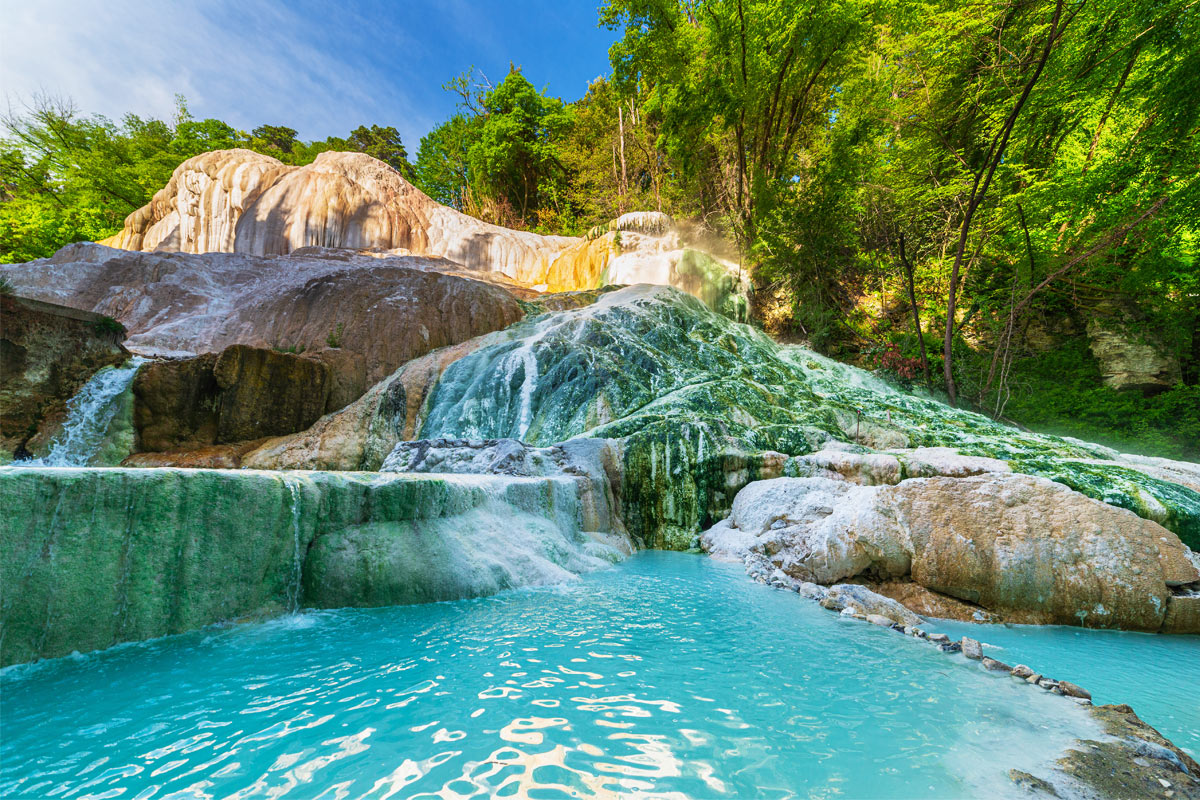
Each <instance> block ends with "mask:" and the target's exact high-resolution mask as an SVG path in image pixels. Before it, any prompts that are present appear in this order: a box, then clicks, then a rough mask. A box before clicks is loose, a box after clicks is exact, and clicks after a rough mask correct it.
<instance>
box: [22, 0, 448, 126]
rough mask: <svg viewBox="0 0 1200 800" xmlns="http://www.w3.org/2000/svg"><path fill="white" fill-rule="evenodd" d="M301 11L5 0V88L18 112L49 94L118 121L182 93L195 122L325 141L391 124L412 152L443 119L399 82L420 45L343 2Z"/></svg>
mask: <svg viewBox="0 0 1200 800" xmlns="http://www.w3.org/2000/svg"><path fill="white" fill-rule="evenodd" d="M297 8H298V6H297V5H296V4H292V3H284V2H278V1H277V0H253V2H242V3H237V2H230V1H229V0H223V1H222V2H207V3H206V2H193V1H191V0H188V1H186V2H183V1H178V0H157V2H155V1H154V0H121V2H96V1H95V0H39V1H38V2H29V0H0V19H3V20H5V22H4V24H3V25H2V26H0V88H2V91H3V93H4V95H5V97H6V99H7V101H8V103H9V104H12V105H14V106H16V105H19V104H20V103H23V102H28V101H29V100H30V98H31V97H32V95H33V94H34V93H37V92H41V93H46V94H51V95H57V96H62V97H70V98H71V99H73V100H74V101H75V102H76V103H77V104H78V105H79V107H80V108H81V109H82V110H83V111H85V112H88V113H93V112H94V113H101V114H104V115H106V116H110V117H114V118H116V117H119V116H120V115H122V114H124V113H126V112H130V111H132V112H134V113H137V114H140V115H143V116H157V117H160V118H169V116H170V115H171V113H172V110H173V107H174V95H175V94H176V93H182V94H183V95H185V96H186V97H187V98H188V102H189V105H190V107H191V111H192V113H193V114H194V115H195V116H198V117H207V116H213V117H218V118H220V119H224V120H225V121H227V122H229V123H230V124H232V125H235V126H236V127H241V128H251V127H254V126H256V125H259V124H262V123H270V124H284V125H290V126H292V127H294V128H297V129H299V130H300V133H301V135H302V136H303V137H305V138H323V137H325V136H328V135H334V134H336V135H345V134H346V133H347V132H348V131H349V130H350V129H351V128H352V127H354V126H356V125H359V124H362V123H365V122H374V123H380V124H391V125H395V127H396V128H397V129H399V131H400V133H401V135H402V137H403V138H404V140H405V142H406V143H409V144H410V147H412V148H413V149H415V144H416V141H417V139H419V138H420V136H421V134H423V133H424V132H425V131H426V130H428V129H429V128H430V127H431V126H432V124H434V122H436V120H437V119H440V117H441V116H443V115H442V114H435V115H433V116H431V115H430V114H429V113H428V112H427V111H425V110H424V109H423V108H422V106H421V104H420V101H421V99H422V98H421V95H422V94H426V92H422V91H412V89H414V88H416V86H414V84H413V83H410V84H408V86H406V85H405V84H404V83H403V82H402V81H399V80H397V74H396V72H399V73H400V74H401V75H402V74H403V73H404V71H405V69H406V66H408V65H409V64H411V68H412V70H413V71H415V70H416V66H417V65H416V63H415V59H413V60H410V59H408V58H406V57H405V54H406V53H410V52H411V53H418V54H419V53H420V51H421V50H422V48H421V46H420V44H419V43H417V42H414V41H412V40H411V39H410V38H409V37H408V36H407V35H406V34H405V33H404V32H403V31H401V30H398V29H396V28H395V27H394V26H391V25H387V24H382V25H381V24H378V22H373V21H371V20H365V19H363V18H362V17H361V16H360V15H358V14H355V13H350V12H343V11H341V10H339V9H338V7H337V6H336V5H332V4H329V5H325V4H322V5H321V6H319V7H317V8H315V9H314V8H309V9H307V10H306V11H305V12H304V13H301V12H300V11H299V10H296V9H297ZM384 47H386V52H383V53H381V52H380V49H381V48H384ZM376 56H383V57H382V58H377V57H376ZM438 110H440V109H436V110H435V111H438Z"/></svg>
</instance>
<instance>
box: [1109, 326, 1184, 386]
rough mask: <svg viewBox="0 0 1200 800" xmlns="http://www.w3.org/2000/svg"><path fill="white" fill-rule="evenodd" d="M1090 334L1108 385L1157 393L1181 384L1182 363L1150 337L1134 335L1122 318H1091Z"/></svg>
mask: <svg viewBox="0 0 1200 800" xmlns="http://www.w3.org/2000/svg"><path fill="white" fill-rule="evenodd" d="M1087 335H1088V346H1089V347H1091V350H1092V355H1094V356H1095V357H1096V361H1098V362H1099V363H1100V372H1101V375H1102V378H1103V380H1104V383H1105V385H1106V386H1109V387H1111V388H1113V389H1117V390H1118V391H1121V390H1129V391H1139V392H1144V393H1146V394H1154V393H1156V392H1162V391H1164V390H1166V389H1170V388H1171V387H1172V386H1174V385H1175V384H1177V383H1179V380H1180V369H1179V361H1178V360H1177V359H1175V358H1173V357H1172V356H1171V355H1170V353H1169V352H1168V351H1167V350H1166V349H1165V348H1163V347H1162V346H1161V345H1159V344H1158V343H1157V342H1155V341H1153V340H1152V339H1151V338H1150V337H1149V336H1148V335H1147V334H1140V335H1139V334H1136V333H1134V332H1132V331H1131V330H1129V329H1128V326H1127V325H1125V324H1124V323H1123V322H1122V321H1120V320H1119V319H1116V320H1104V319H1099V318H1093V319H1090V320H1089V321H1088V325H1087Z"/></svg>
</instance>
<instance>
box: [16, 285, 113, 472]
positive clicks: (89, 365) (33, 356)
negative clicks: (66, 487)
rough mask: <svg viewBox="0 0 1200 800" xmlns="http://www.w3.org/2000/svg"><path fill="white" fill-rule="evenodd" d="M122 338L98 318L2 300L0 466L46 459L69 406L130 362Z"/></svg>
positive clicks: (18, 299) (38, 303)
mask: <svg viewBox="0 0 1200 800" xmlns="http://www.w3.org/2000/svg"><path fill="white" fill-rule="evenodd" d="M123 335H124V332H123V331H122V330H121V329H120V328H119V326H117V327H113V325H112V321H111V320H105V318H104V317H103V316H101V315H99V314H93V313H89V312H87V311H80V310H78V309H75V308H67V307H64V306H59V305H56V304H53V303H47V302H41V301H38V300H34V299H30V298H25V297H16V296H13V295H10V294H0V463H7V462H8V461H11V460H12V459H13V458H14V456H17V457H29V456H42V455H45V453H46V451H47V450H48V448H49V446H50V442H51V440H52V439H53V437H54V435H55V434H56V433H57V432H58V430H59V428H60V427H61V425H62V422H63V420H64V419H65V417H66V414H67V401H69V400H70V399H71V398H72V397H74V396H75V394H76V393H77V392H78V391H79V389H80V388H81V387H82V386H83V385H84V384H85V383H86V382H87V380H88V379H89V378H90V377H91V376H92V375H94V374H95V373H96V372H97V371H98V370H100V369H102V368H103V367H108V366H115V365H117V364H121V363H123V362H124V361H126V360H127V359H128V358H129V352H128V351H127V350H125V348H124V347H122V346H121V339H122V338H123Z"/></svg>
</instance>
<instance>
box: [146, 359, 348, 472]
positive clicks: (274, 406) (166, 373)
mask: <svg viewBox="0 0 1200 800" xmlns="http://www.w3.org/2000/svg"><path fill="white" fill-rule="evenodd" d="M328 384H329V368H328V367H327V366H325V365H324V364H322V363H321V362H319V361H314V360H312V359H307V358H302V357H300V356H297V355H293V354H291V353H278V352H275V351H272V350H265V349H262V348H254V347H247V346H245V345H234V346H233V347H229V348H226V349H225V350H224V351H222V352H221V353H220V354H216V353H208V354H206V355H203V356H198V357H196V358H189V359H182V360H177V361H159V362H155V363H152V364H148V365H147V366H146V367H145V368H143V369H142V370H141V372H139V374H138V376H137V378H136V379H135V380H134V383H133V392H134V398H135V402H134V426H135V427H136V428H137V431H138V442H139V449H141V450H142V451H151V452H161V451H169V450H177V449H191V448H196V447H201V446H205V445H213V444H229V443H232V442H243V441H248V440H255V439H262V438H264V437H266V436H278V435H281V434H284V433H291V432H294V431H299V430H304V429H305V428H307V427H309V426H310V425H312V423H314V422H315V421H316V420H317V419H318V418H319V417H320V416H321V414H322V413H323V412H324V410H325V403H326V398H327V396H328V391H329V387H328Z"/></svg>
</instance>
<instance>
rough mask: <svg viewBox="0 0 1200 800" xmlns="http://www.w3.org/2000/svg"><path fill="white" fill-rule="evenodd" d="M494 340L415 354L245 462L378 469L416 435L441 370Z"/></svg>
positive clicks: (477, 340)
mask: <svg viewBox="0 0 1200 800" xmlns="http://www.w3.org/2000/svg"><path fill="white" fill-rule="evenodd" d="M496 335H497V336H498V335H500V334H496ZM492 341H494V338H493V336H480V337H477V338H475V339H471V340H469V341H466V342H463V343H461V344H457V345H453V346H451V347H443V348H441V349H439V350H435V351H433V352H432V353H429V354H428V355H425V356H422V357H420V358H417V359H413V360H412V361H410V362H408V363H407V364H405V365H404V366H403V367H401V368H400V369H399V370H397V371H396V372H395V373H394V374H393V375H392V376H391V377H389V378H387V379H386V380H383V381H380V382H379V383H377V384H376V385H375V386H373V387H372V388H371V390H370V391H368V392H367V393H366V394H364V395H363V396H362V397H360V398H359V399H358V400H356V401H355V402H353V403H351V404H350V405H349V406H347V407H346V408H344V409H342V410H341V411H339V412H337V413H336V414H329V415H327V416H325V417H323V418H321V419H320V420H318V421H317V423H316V424H315V425H313V426H312V427H311V428H309V429H308V430H305V431H302V432H300V433H296V434H293V435H290V436H281V437H278V438H275V439H270V440H268V441H267V442H265V443H263V445H262V446H261V447H259V448H257V449H256V450H253V451H251V452H249V453H247V454H246V455H245V457H244V458H243V460H242V463H243V465H244V466H246V467H249V468H252V469H331V470H377V469H379V467H380V466H381V465H382V464H383V459H384V458H386V457H387V454H388V453H390V452H391V450H392V448H393V447H395V445H396V443H397V442H400V441H403V440H410V439H415V438H416V435H417V431H416V427H417V417H418V413H419V412H420V409H421V407H422V405H423V404H424V402H425V397H426V395H427V394H428V392H429V390H430V389H431V388H432V387H433V386H434V385H435V384H436V383H437V381H438V379H439V378H440V377H441V375H442V372H444V371H445V370H446V368H447V367H449V366H450V365H451V364H453V363H454V362H455V361H457V360H458V359H460V358H463V357H464V356H466V355H469V354H470V353H473V352H474V351H475V350H476V349H478V348H480V347H484V346H486V345H488V344H490V343H491V342H492Z"/></svg>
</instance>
